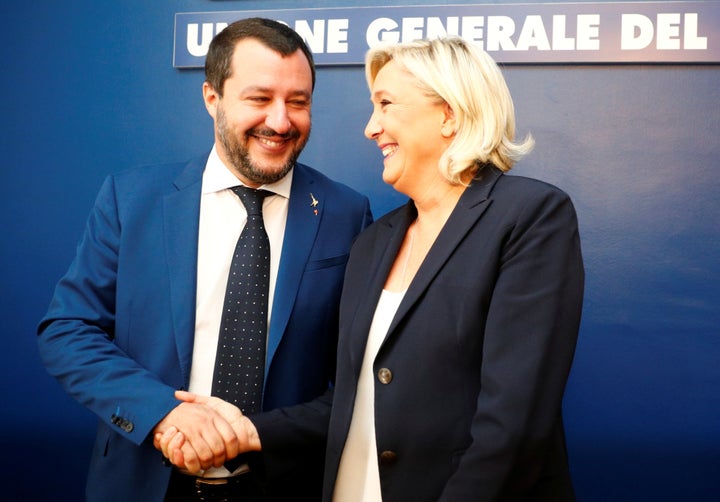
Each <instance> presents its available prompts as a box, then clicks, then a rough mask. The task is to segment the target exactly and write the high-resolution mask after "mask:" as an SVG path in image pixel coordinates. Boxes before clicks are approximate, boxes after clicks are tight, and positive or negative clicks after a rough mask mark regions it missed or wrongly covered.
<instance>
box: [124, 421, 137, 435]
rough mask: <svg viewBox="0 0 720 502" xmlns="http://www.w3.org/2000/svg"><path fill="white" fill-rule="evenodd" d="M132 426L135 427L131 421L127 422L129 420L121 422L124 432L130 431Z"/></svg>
mask: <svg viewBox="0 0 720 502" xmlns="http://www.w3.org/2000/svg"><path fill="white" fill-rule="evenodd" d="M134 428H135V425H134V424H133V423H132V422H129V421H127V420H126V421H124V422H123V424H122V429H123V430H124V431H125V432H128V433H129V432H132V431H133V429H134Z"/></svg>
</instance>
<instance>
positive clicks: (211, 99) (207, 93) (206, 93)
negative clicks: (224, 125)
mask: <svg viewBox="0 0 720 502" xmlns="http://www.w3.org/2000/svg"><path fill="white" fill-rule="evenodd" d="M202 93H203V101H204V102H205V109H206V110H207V112H208V113H209V114H210V116H211V117H212V118H213V120H214V119H215V113H216V111H217V104H218V101H219V100H220V95H219V94H218V93H217V91H216V90H215V88H214V87H213V86H212V85H211V84H210V83H209V82H203V87H202Z"/></svg>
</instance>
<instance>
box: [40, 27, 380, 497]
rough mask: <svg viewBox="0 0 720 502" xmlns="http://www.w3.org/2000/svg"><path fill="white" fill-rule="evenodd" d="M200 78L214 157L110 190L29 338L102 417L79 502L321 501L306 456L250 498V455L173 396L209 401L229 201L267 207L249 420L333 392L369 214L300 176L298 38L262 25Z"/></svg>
mask: <svg viewBox="0 0 720 502" xmlns="http://www.w3.org/2000/svg"><path fill="white" fill-rule="evenodd" d="M205 72H206V81H205V83H204V84H203V98H204V101H205V106H206V108H207V110H208V113H209V114H210V115H211V116H212V118H213V121H214V129H215V145H214V147H213V149H212V151H211V152H210V154H209V155H205V156H203V157H202V158H200V159H197V160H194V161H192V162H189V163H187V164H176V165H165V166H156V167H149V168H141V169H136V170H131V171H128V172H124V173H121V174H118V175H114V176H110V177H108V179H107V180H106V181H105V183H104V184H103V186H102V188H101V190H100V193H99V195H98V198H97V201H96V203H95V206H94V208H93V210H92V212H91V214H90V217H89V220H88V224H87V228H86V231H85V235H84V237H83V239H82V240H81V242H80V244H79V246H78V251H77V256H76V258H75V260H74V261H73V263H72V265H71V266H70V269H69V271H68V272H67V274H66V275H65V276H64V277H63V278H62V279H61V280H60V282H59V284H58V286H57V288H56V291H55V295H54V298H53V300H52V303H51V305H50V308H49V311H48V313H47V315H46V316H45V318H44V319H43V320H42V321H41V323H40V325H39V328H38V335H39V337H38V341H39V348H40V354H41V356H42V359H43V361H44V363H45V365H46V367H47V369H48V371H49V372H50V373H51V374H52V375H54V376H55V377H57V378H58V379H59V381H60V382H61V383H62V385H63V386H64V388H65V389H66V390H67V392H68V393H69V394H71V395H72V396H73V397H74V398H75V399H77V400H78V401H79V402H80V403H82V404H83V405H85V406H86V407H87V408H89V409H90V410H91V411H93V412H94V413H96V414H97V415H98V417H99V418H100V423H99V427H98V433H97V438H96V443H95V447H94V452H93V456H92V460H91V465H90V471H89V475H88V483H87V489H86V493H87V499H88V500H90V501H94V500H102V501H111V500H118V501H129V500H142V501H162V500H200V499H201V498H202V499H204V500H208V499H213V498H215V499H217V500H221V499H223V498H224V497H225V493H224V491H225V489H226V488H227V489H228V490H229V491H231V492H232V493H234V494H235V495H236V496H237V497H239V498H238V499H237V500H255V499H254V498H252V497H262V496H265V495H266V496H267V497H268V498H269V499H277V500H282V499H284V498H286V497H287V493H292V494H297V493H303V492H307V493H311V494H312V493H319V490H320V487H321V479H320V477H321V473H322V465H321V464H322V452H320V451H308V452H307V458H306V462H303V465H297V464H295V463H293V462H288V463H287V464H288V465H283V466H277V465H273V466H268V467H269V468H272V469H273V472H278V469H280V471H283V472H284V471H286V472H287V478H286V481H285V482H283V481H282V480H281V481H280V482H278V483H276V484H273V485H272V486H269V487H267V493H266V494H262V493H261V490H260V489H259V488H258V484H257V483H256V479H260V478H261V477H262V476H256V474H259V472H258V471H261V470H262V468H263V467H264V466H263V465H262V462H261V461H260V462H258V461H257V459H253V458H250V459H244V460H243V461H241V462H239V463H238V462H236V463H235V464H233V465H230V463H226V461H227V460H230V459H232V458H234V457H236V456H237V453H238V450H239V444H240V443H242V441H243V440H244V438H243V437H242V431H241V427H240V426H239V425H238V424H237V423H233V422H232V420H227V419H226V418H223V415H222V414H220V413H218V411H216V410H215V408H213V407H212V406H209V405H207V404H199V403H182V402H181V401H179V400H177V399H176V398H175V397H174V391H175V390H176V389H188V390H190V391H193V392H195V393H197V394H201V395H210V394H211V392H212V393H214V386H215V384H216V382H214V376H213V375H214V373H215V363H216V351H217V356H218V357H217V359H218V360H219V354H220V349H219V348H218V340H220V339H221V336H220V335H219V330H220V329H221V322H223V323H224V322H225V321H224V320H222V321H221V317H222V314H221V312H222V311H223V309H224V307H223V302H224V297H225V295H226V283H227V282H228V270H229V269H230V268H231V261H233V254H234V249H235V244H236V241H238V236H239V235H240V233H241V230H242V227H243V226H244V225H245V221H246V220H247V221H250V219H251V217H250V216H247V217H246V215H247V214H248V213H249V210H248V211H246V209H245V207H244V202H243V201H241V200H240V198H238V196H236V195H235V193H233V192H234V191H235V189H233V187H236V186H237V185H244V186H246V187H249V188H250V189H258V188H262V190H263V191H265V192H270V193H269V194H267V196H266V197H265V198H264V199H262V198H261V202H260V204H261V207H262V216H260V219H261V221H262V220H263V219H264V228H265V230H266V233H267V238H268V239H269V245H270V258H269V271H270V274H269V275H270V279H269V286H267V291H268V295H269V298H268V299H267V303H268V306H267V308H268V309H269V312H271V314H270V315H269V323H268V327H267V330H266V335H267V340H266V344H265V347H263V348H264V349H265V351H266V354H265V357H264V358H263V359H264V382H262V381H261V382H260V386H261V387H262V392H263V396H262V398H261V400H262V404H261V405H260V406H259V408H258V409H257V410H256V411H263V410H265V411H267V410H271V409H274V408H277V407H280V406H287V405H292V404H297V403H300V402H305V401H308V400H309V399H311V398H313V397H315V396H317V395H319V394H322V393H323V392H324V391H325V390H326V389H327V388H328V386H329V384H330V382H331V380H332V378H333V375H334V361H335V355H334V354H335V346H336V336H337V310H338V301H339V295H340V290H341V286H342V278H343V273H344V268H345V263H346V261H347V255H348V253H349V249H350V246H351V243H352V241H353V240H354V238H355V236H356V235H357V234H358V233H359V232H360V231H361V230H362V229H363V228H364V227H365V226H367V225H368V224H369V223H370V221H371V219H372V216H371V214H370V208H369V203H368V200H367V198H366V197H363V196H361V195H359V194H357V193H356V192H354V191H352V190H350V189H349V188H347V187H345V186H343V185H340V184H338V183H336V182H333V181H331V180H330V179H328V178H327V177H325V176H323V175H322V174H320V173H319V172H317V171H315V170H313V169H311V168H309V167H307V166H304V165H302V164H299V163H297V162H296V159H297V157H298V155H299V154H300V152H301V151H302V149H303V147H304V145H305V143H306V142H307V140H308V137H309V134H310V108H311V100H312V91H313V88H314V83H315V72H314V67H313V60H312V55H311V53H310V52H309V50H308V49H307V47H306V46H305V44H304V43H303V41H302V39H301V38H300V37H299V36H298V35H297V34H296V33H295V32H294V31H293V30H291V29H290V28H288V27H286V26H285V25H283V24H281V23H277V22H274V21H270V20H265V19H258V18H254V19H246V20H241V21H238V22H236V23H233V24H231V25H230V26H228V27H227V28H226V29H225V30H223V31H222V32H221V33H220V34H218V36H217V37H215V39H214V40H213V42H212V44H211V46H210V48H209V51H208V55H207V59H206V64H205ZM251 191H252V190H251ZM265 192H263V194H265ZM252 219H255V216H253V217H252ZM248 226H249V223H248ZM261 226H262V225H261ZM233 266H234V263H233ZM265 317H267V315H266V316H265ZM223 329H225V328H223ZM243 343H244V342H243ZM238 345H240V344H238ZM234 378H237V379H239V380H240V381H238V382H234V383H235V384H238V385H244V384H245V383H244V382H242V378H244V377H234ZM260 379H261V380H262V376H261V377H260ZM168 429H172V430H177V431H179V432H181V433H182V434H183V436H184V438H185V441H186V447H187V448H190V450H189V451H191V452H192V455H188V457H190V456H192V457H193V458H197V459H199V460H198V462H199V463H200V466H199V468H195V469H193V470H192V471H193V472H197V473H199V474H200V476H198V477H195V476H193V475H191V474H190V472H189V471H188V470H184V471H182V470H179V469H177V468H172V467H170V465H169V463H168V462H163V457H162V455H161V454H160V452H158V451H157V450H156V448H155V447H154V446H153V437H154V435H155V434H161V433H163V432H166V431H167V430H168ZM284 491H286V493H283V492H284ZM198 494H199V495H198ZM232 500H235V499H232Z"/></svg>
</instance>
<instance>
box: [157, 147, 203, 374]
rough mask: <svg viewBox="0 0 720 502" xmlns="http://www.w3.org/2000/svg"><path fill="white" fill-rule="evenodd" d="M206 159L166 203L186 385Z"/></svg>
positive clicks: (191, 168) (192, 166) (188, 171)
mask: <svg viewBox="0 0 720 502" xmlns="http://www.w3.org/2000/svg"><path fill="white" fill-rule="evenodd" d="M206 162H207V157H202V158H200V159H197V160H194V161H191V162H190V163H188V164H187V166H185V168H184V169H183V171H182V172H181V173H180V176H178V177H177V179H176V180H175V182H174V183H173V185H174V189H172V191H171V192H169V193H168V194H167V195H165V197H164V199H163V229H162V234H163V235H164V236H165V255H166V257H167V264H168V273H169V282H170V303H171V305H172V317H173V327H174V331H175V336H176V343H177V351H178V360H179V361H180V368H181V370H182V374H183V381H184V382H189V381H190V365H191V363H192V351H193V337H194V332H195V290H196V287H197V253H198V247H197V246H198V244H197V236H198V231H199V225H200V222H199V215H200V195H201V188H202V172H203V169H204V168H205V163H206Z"/></svg>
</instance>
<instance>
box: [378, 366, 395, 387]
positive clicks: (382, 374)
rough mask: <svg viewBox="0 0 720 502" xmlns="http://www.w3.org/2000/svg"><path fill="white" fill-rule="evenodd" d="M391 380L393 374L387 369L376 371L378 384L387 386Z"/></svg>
mask: <svg viewBox="0 0 720 502" xmlns="http://www.w3.org/2000/svg"><path fill="white" fill-rule="evenodd" d="M392 379H393V374H392V371H390V370H389V369H387V368H380V369H379V370H378V380H380V383H382V384H385V385H387V384H389V383H390V382H392Z"/></svg>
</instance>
